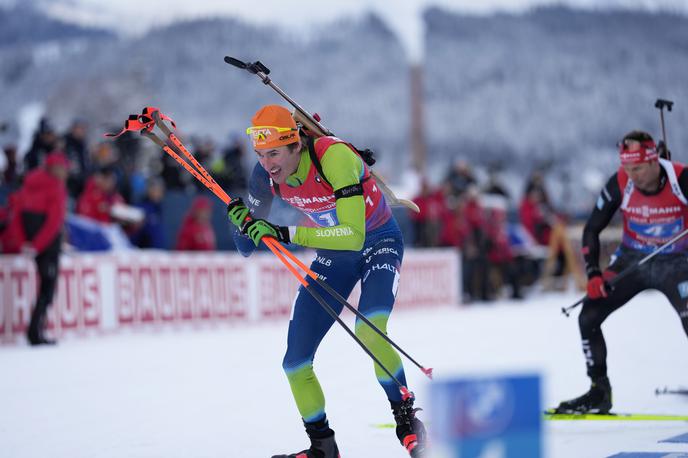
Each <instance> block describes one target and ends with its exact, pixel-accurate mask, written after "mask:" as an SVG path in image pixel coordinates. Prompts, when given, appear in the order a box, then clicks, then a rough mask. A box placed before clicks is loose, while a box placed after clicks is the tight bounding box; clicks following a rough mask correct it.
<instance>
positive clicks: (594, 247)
mask: <svg viewBox="0 0 688 458" xmlns="http://www.w3.org/2000/svg"><path fill="white" fill-rule="evenodd" d="M620 206H621V189H619V181H618V179H617V174H616V173H615V174H614V175H613V176H612V177H611V178H610V179H609V181H608V182H607V184H606V185H605V187H604V188H602V192H600V195H599V197H598V198H597V202H596V203H595V208H593V210H592V213H591V214H590V217H589V218H588V221H587V222H586V223H585V228H584V229H583V258H584V259H585V271H586V273H587V274H588V277H591V276H594V275H596V274H599V272H600V232H602V230H603V229H604V228H605V227H607V225H608V224H609V221H611V219H612V217H613V216H614V213H616V210H617V209H618V208H619V207H620Z"/></svg>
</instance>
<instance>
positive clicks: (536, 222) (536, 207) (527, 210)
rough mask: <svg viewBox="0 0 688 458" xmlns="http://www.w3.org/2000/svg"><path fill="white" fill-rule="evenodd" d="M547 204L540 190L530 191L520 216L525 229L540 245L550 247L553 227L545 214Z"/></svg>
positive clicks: (522, 205) (522, 202)
mask: <svg viewBox="0 0 688 458" xmlns="http://www.w3.org/2000/svg"><path fill="white" fill-rule="evenodd" d="M545 205H546V202H545V200H544V196H543V195H542V192H541V191H540V190H539V189H538V188H532V189H530V190H529V191H528V192H527V194H526V195H525V197H524V198H523V201H521V206H520V208H519V216H520V218H521V223H522V224H523V227H525V228H526V230H527V231H528V233H529V234H530V235H532V236H533V238H534V239H535V240H536V241H537V243H539V244H540V245H549V238H550V233H551V231H552V226H551V224H550V221H549V217H548V215H547V214H546V213H545V208H544V206H545Z"/></svg>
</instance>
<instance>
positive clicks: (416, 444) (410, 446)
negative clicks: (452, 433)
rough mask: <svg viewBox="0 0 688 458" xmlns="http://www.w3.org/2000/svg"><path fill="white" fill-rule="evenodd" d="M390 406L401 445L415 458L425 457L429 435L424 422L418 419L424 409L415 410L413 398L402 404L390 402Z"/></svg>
mask: <svg viewBox="0 0 688 458" xmlns="http://www.w3.org/2000/svg"><path fill="white" fill-rule="evenodd" d="M390 404H391V405H392V412H393V413H394V420H395V421H396V423H397V429H396V431H397V437H398V438H399V441H400V442H401V445H403V446H404V448H405V449H406V450H407V451H408V452H409V455H411V456H412V457H413V458H421V457H423V456H424V453H425V450H426V448H427V433H426V432H425V426H424V425H423V422H422V421H420V420H419V419H417V418H416V412H417V411H419V410H422V409H414V408H413V398H412V397H411V398H408V399H406V400H405V401H401V402H390Z"/></svg>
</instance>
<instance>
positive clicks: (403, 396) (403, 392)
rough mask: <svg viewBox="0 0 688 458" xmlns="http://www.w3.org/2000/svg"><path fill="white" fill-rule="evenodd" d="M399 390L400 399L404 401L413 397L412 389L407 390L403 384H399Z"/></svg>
mask: <svg viewBox="0 0 688 458" xmlns="http://www.w3.org/2000/svg"><path fill="white" fill-rule="evenodd" d="M399 391H401V400H402V401H406V400H408V399H413V398H414V396H413V391H409V389H408V388H406V387H405V386H400V387H399Z"/></svg>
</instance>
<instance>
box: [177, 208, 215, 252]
mask: <svg viewBox="0 0 688 458" xmlns="http://www.w3.org/2000/svg"><path fill="white" fill-rule="evenodd" d="M210 211H211V204H210V201H209V200H208V199H207V198H206V197H197V198H196V199H195V200H194V201H193V204H192V205H191V209H190V210H189V212H188V213H187V214H186V216H185V217H184V222H182V227H181V229H180V230H179V236H178V237H177V250H182V251H211V250H214V249H215V233H214V232H213V227H212V226H211V225H210Z"/></svg>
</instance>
